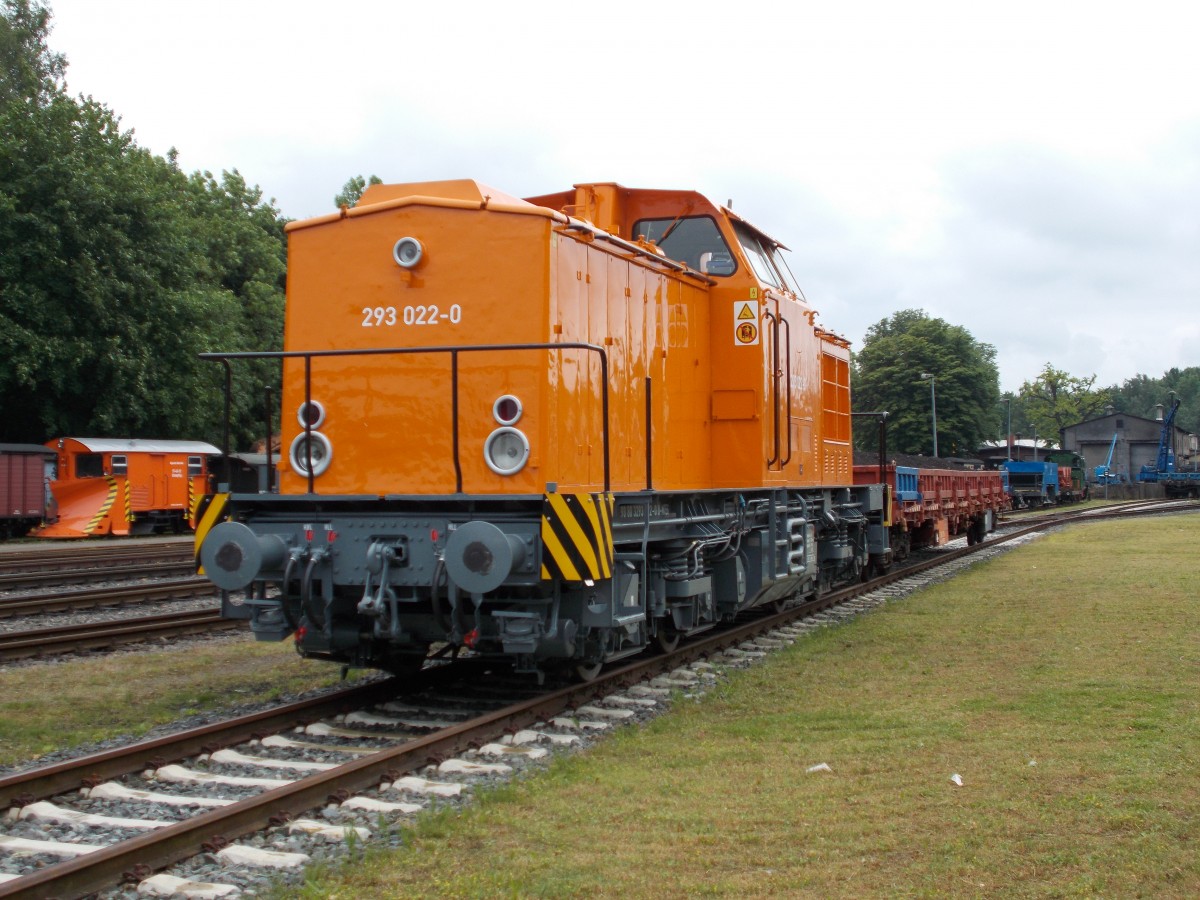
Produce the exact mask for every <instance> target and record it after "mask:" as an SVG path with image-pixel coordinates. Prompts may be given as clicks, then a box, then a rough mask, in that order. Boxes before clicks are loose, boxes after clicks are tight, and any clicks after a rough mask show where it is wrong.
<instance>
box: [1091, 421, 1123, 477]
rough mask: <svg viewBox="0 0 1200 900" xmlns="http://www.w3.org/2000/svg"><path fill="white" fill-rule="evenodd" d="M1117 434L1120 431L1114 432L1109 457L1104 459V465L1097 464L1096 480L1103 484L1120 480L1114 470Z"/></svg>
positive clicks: (1109, 447) (1109, 446)
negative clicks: (1113, 460)
mask: <svg viewBox="0 0 1200 900" xmlns="http://www.w3.org/2000/svg"><path fill="white" fill-rule="evenodd" d="M1117 434H1118V432H1116V431H1114V432H1113V439H1112V443H1111V444H1109V445H1108V459H1106V460H1105V461H1104V465H1102V466H1096V481H1098V482H1100V483H1101V484H1116V483H1117V482H1118V481H1119V480H1120V478H1119V477H1118V476H1117V473H1116V472H1114V471H1113V470H1112V458H1113V451H1114V450H1116V449H1117Z"/></svg>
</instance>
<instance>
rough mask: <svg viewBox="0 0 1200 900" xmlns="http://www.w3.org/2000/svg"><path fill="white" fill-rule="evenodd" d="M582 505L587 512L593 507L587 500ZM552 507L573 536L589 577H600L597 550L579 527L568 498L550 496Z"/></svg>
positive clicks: (572, 541)
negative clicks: (568, 504)
mask: <svg viewBox="0 0 1200 900" xmlns="http://www.w3.org/2000/svg"><path fill="white" fill-rule="evenodd" d="M581 505H582V506H583V507H584V509H585V510H586V509H588V507H590V506H591V504H590V503H588V502H587V501H586V499H585V500H584V501H582V503H581ZM550 506H551V507H552V508H553V509H554V512H555V513H556V514H557V515H558V520H559V521H560V522H561V523H562V525H563V527H564V528H565V529H566V531H567V534H569V535H570V536H571V543H573V544H574V545H575V549H576V550H578V551H579V554H580V556H582V557H583V562H584V565H585V566H587V569H588V573H589V576H590V577H592V578H596V577H599V575H600V569H601V566H600V564H599V563H598V562H596V549H595V548H594V547H593V546H592V541H591V539H590V538H589V537H588V535H587V534H585V533H584V531H583V529H582V528H580V527H579V522H578V521H576V519H575V514H574V513H573V512H571V510H570V508H569V507H568V506H567V500H566V498H565V497H564V496H562V494H550ZM589 515H590V513H589ZM564 571H565V570H564Z"/></svg>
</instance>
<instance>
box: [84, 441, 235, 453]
mask: <svg viewBox="0 0 1200 900" xmlns="http://www.w3.org/2000/svg"><path fill="white" fill-rule="evenodd" d="M62 440H64V441H76V442H78V443H80V444H82V445H83V447H84V449H85V450H88V451H90V452H92V453H121V452H128V453H200V454H205V455H212V454H219V453H220V452H221V451H220V450H218V449H217V448H216V447H214V446H213V445H212V444H208V443H205V442H204V441H156V440H144V439H141V438H81V437H69V438H63V439H62Z"/></svg>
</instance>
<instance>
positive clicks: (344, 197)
mask: <svg viewBox="0 0 1200 900" xmlns="http://www.w3.org/2000/svg"><path fill="white" fill-rule="evenodd" d="M369 184H383V179H382V178H380V177H379V176H378V175H372V176H371V177H370V178H363V177H362V176H361V175H355V176H354V177H353V178H351V179H350V180H349V181H347V182H346V183H345V184H344V185H342V189H341V191H339V192H338V195H337V196H336V197H334V198H333V205H334V206H336V207H337V208H338V209H341V208H342V207H343V206H347V207H349V206H353V205H354V204H355V203H357V202H358V198H359V197H361V196H362V195H363V191H365V190H366V189H367V185H369Z"/></svg>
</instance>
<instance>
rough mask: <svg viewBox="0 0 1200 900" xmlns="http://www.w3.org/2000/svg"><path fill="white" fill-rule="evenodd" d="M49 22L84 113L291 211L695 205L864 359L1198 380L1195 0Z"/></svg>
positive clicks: (1104, 377)
mask: <svg viewBox="0 0 1200 900" xmlns="http://www.w3.org/2000/svg"><path fill="white" fill-rule="evenodd" d="M46 5H48V6H49V7H50V9H51V11H52V12H53V14H54V19H53V23H52V24H53V31H52V33H51V37H50V45H51V48H52V49H53V50H55V51H58V52H61V53H64V54H66V56H67V59H68V64H69V66H68V69H67V86H68V88H69V90H70V91H71V92H72V93H73V94H88V95H91V96H93V97H94V98H95V99H97V100H99V101H100V102H102V103H104V104H105V105H106V106H108V107H109V108H110V109H112V110H113V111H114V112H116V113H117V114H118V115H120V116H121V118H122V125H123V127H124V128H126V129H132V130H133V132H134V135H135V138H136V140H137V142H138V143H139V144H140V145H141V146H143V147H147V148H149V149H150V150H151V151H153V152H155V153H158V154H165V153H166V152H167V151H168V150H169V149H170V148H172V147H174V148H176V149H177V150H178V152H179V160H180V165H181V166H182V167H183V168H184V170H185V171H189V172H190V171H193V170H197V169H203V170H209V171H212V172H214V173H218V174H219V173H220V172H221V171H222V170H224V169H234V168H236V169H237V170H238V171H240V172H241V173H242V175H243V176H244V177H245V178H246V180H247V181H248V182H249V183H251V184H257V185H258V186H259V187H261V188H262V190H263V193H264V195H265V197H267V198H273V199H274V201H275V205H276V206H277V207H278V208H279V209H280V211H281V212H282V213H283V214H284V215H286V216H289V217H292V218H306V217H308V216H313V215H319V214H324V213H327V212H332V211H333V209H334V204H333V197H334V196H335V195H336V194H337V193H338V191H339V190H340V189H341V187H342V185H343V184H345V182H346V180H347V179H348V178H350V177H351V176H353V175H356V174H361V175H364V176H367V175H372V174H375V175H378V176H380V177H381V178H382V179H383V180H384V181H385V182H392V181H398V182H399V181H421V180H426V179H442V178H474V179H476V180H478V181H481V182H483V183H485V184H488V185H490V186H492V187H495V188H497V189H499V190H501V191H504V192H506V193H509V194H513V195H516V196H533V195H536V194H543V193H549V192H552V191H558V190H563V189H566V188H569V187H570V186H571V185H572V184H574V183H577V182H582V181H617V182H620V183H621V184H624V185H626V186H628V187H642V188H682V189H693V190H697V191H700V192H701V193H703V194H705V195H706V196H708V197H709V198H710V199H712V200H715V201H717V202H719V203H725V202H726V201H729V200H732V202H733V206H734V209H735V210H736V211H737V212H739V213H740V214H741V215H743V216H745V217H746V218H748V219H749V220H750V221H752V222H754V223H755V224H757V225H758V226H759V227H760V228H762V229H763V230H765V231H767V232H768V233H769V234H772V235H773V236H775V237H776V238H778V239H779V240H781V241H783V242H784V243H785V244H787V245H788V246H789V247H790V248H791V250H792V254H791V257H790V264H791V267H792V270H793V271H794V272H795V274H796V276H797V279H798V280H799V281H800V283H801V285H802V287H803V288H804V291H805V293H806V295H807V296H808V298H809V300H810V301H811V302H812V303H813V304H814V305H815V306H816V307H817V309H818V310H819V311H820V322H821V323H822V324H823V325H824V326H825V327H827V328H829V329H831V330H833V331H836V332H839V333H841V334H843V335H845V336H846V337H848V338H850V340H851V341H853V342H854V345H855V346H856V347H857V346H860V345H861V342H862V339H863V336H864V334H865V332H866V330H867V328H868V327H870V326H871V325H872V324H874V323H875V322H878V321H879V320H880V319H883V318H886V317H888V316H890V315H891V314H892V313H893V312H895V311H897V310H899V309H904V308H910V307H914V308H922V309H924V310H925V311H926V312H927V313H929V314H930V315H932V316H937V317H940V318H943V319H945V320H946V321H948V322H950V323H951V324H954V325H962V326H964V327H966V328H967V329H968V330H969V331H970V332H971V333H972V334H973V335H974V336H975V338H976V339H977V340H979V341H983V342H986V343H989V344H992V345H993V346H994V347H995V348H996V351H997V360H998V363H999V366H1000V376H1001V389H1002V390H1016V389H1017V388H1019V387H1020V385H1021V383H1022V382H1023V381H1026V380H1032V379H1033V378H1034V377H1036V375H1037V374H1038V372H1039V371H1040V369H1041V368H1042V366H1043V365H1044V364H1045V363H1047V362H1049V363H1052V364H1053V365H1054V366H1055V367H1056V368H1060V369H1065V370H1067V371H1068V372H1070V373H1071V374H1073V375H1079V376H1089V375H1093V374H1094V375H1097V376H1098V382H1097V384H1098V385H1109V384H1115V383H1120V382H1122V381H1124V380H1125V379H1126V378H1130V377H1132V376H1134V375H1136V374H1138V373H1142V374H1146V375H1150V376H1152V377H1158V376H1161V375H1162V374H1163V372H1164V371H1166V370H1167V369H1168V368H1170V367H1172V366H1179V367H1186V366H1195V365H1200V302H1198V301H1200V47H1198V46H1197V33H1198V28H1197V25H1198V23H1200V11H1193V9H1194V4H1190V3H1188V2H1161V3H1156V2H1153V0H1148V2H1147V3H1144V4H1140V5H1138V6H1137V8H1136V9H1135V7H1134V5H1133V4H1130V3H1121V4H1117V3H1111V2H1088V3H1083V2H1053V0H1039V2H1022V0H1018V2H1007V3H1003V4H999V3H989V4H983V3H970V2H963V0H955V2H921V0H915V2H911V0H910V2H907V3H903V4H901V3H895V2H882V0H881V2H861V3H855V2H842V3H829V2H822V3H819V4H818V3H811V2H807V0H799V2H792V3H788V4H784V3H780V4H754V3H744V2H743V3H722V4H716V3H710V2H706V0H690V2H674V0H671V2H655V3H649V4H627V5H621V4H615V5H614V4H601V3H589V2H580V0H575V2H553V3H547V2H541V0H538V2H510V3H505V4H500V3H489V4H478V3H469V4H468V3H456V2H453V0H451V2H442V3H415V2H414V3H408V2H403V0H401V2H397V0H388V2H370V0H342V2H340V3H337V2H323V3H318V2H311V0H287V2H282V0H203V2H195V0H107V2H97V0H47V3H46ZM1131 412H1132V411H1131Z"/></svg>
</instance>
